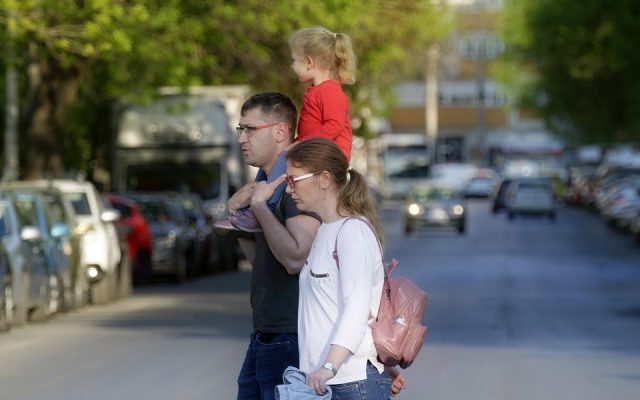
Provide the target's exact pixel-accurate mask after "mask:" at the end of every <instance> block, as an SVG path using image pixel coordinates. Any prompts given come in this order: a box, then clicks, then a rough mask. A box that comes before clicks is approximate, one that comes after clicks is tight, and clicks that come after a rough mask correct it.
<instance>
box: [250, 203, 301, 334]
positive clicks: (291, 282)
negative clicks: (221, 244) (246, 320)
mask: <svg viewBox="0 0 640 400" xmlns="http://www.w3.org/2000/svg"><path fill="white" fill-rule="evenodd" d="M276 207H278V208H279V210H278V211H277V212H275V215H276V218H278V220H279V221H280V222H281V223H282V224H283V225H284V224H285V221H286V220H287V219H289V218H292V217H295V216H297V215H298V214H300V211H299V210H298V208H297V207H296V204H295V203H294V201H293V200H292V199H291V196H290V195H289V194H288V193H283V195H282V198H281V200H280V201H279V202H278V204H277V205H276ZM255 240H256V249H255V256H254V259H253V270H252V272H251V308H252V309H253V329H254V331H256V332H270V333H284V332H289V333H297V332H298V275H297V274H295V275H289V273H288V272H287V270H286V269H285V268H284V266H283V265H282V264H280V262H279V261H278V260H277V259H276V258H275V257H274V255H273V253H271V249H270V248H269V245H268V243H267V240H266V239H265V237H264V235H263V234H262V232H260V233H256V234H255Z"/></svg>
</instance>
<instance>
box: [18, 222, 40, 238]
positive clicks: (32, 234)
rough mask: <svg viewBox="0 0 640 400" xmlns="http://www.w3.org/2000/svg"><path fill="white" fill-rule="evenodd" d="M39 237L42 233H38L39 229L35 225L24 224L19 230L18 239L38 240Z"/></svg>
mask: <svg viewBox="0 0 640 400" xmlns="http://www.w3.org/2000/svg"><path fill="white" fill-rule="evenodd" d="M41 238H42V235H41V234H40V229H38V228H36V227H35V226H31V225H30V226H25V227H24V228H22V231H21V232H20V239H22V240H24V241H25V242H29V241H33V240H39V239H41Z"/></svg>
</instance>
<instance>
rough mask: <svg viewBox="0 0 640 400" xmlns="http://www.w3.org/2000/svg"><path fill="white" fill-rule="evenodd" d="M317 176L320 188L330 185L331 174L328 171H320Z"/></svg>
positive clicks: (326, 187)
mask: <svg viewBox="0 0 640 400" xmlns="http://www.w3.org/2000/svg"><path fill="white" fill-rule="evenodd" d="M319 177H320V188H321V189H328V188H329V185H331V174H330V173H329V171H322V172H321V173H320V174H319Z"/></svg>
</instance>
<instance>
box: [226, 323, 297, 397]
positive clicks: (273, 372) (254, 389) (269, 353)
mask: <svg viewBox="0 0 640 400" xmlns="http://www.w3.org/2000/svg"><path fill="white" fill-rule="evenodd" d="M298 358H299V356H298V335H296V334H295V333H261V332H258V333H253V334H252V335H251V341H250V342H249V348H248V349H247V354H246V355H245V358H244V363H243V364H242V369H241V370H240V375H239V376H238V400H272V399H273V400H275V388H276V385H281V384H282V383H283V381H282V374H283V373H284V370H285V369H287V367H288V366H290V365H291V366H294V367H296V368H297V367H298V365H299V362H298Z"/></svg>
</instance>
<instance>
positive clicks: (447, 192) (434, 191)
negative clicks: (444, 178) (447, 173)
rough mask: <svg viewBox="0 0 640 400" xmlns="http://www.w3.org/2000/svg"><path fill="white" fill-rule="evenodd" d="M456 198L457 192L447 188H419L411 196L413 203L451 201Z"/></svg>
mask: <svg viewBox="0 0 640 400" xmlns="http://www.w3.org/2000/svg"><path fill="white" fill-rule="evenodd" d="M457 197H458V192H457V191H455V190H453V189H447V188H420V189H416V190H415V191H414V192H413V195H412V196H411V198H412V199H413V200H415V201H428V200H451V199H453V198H457Z"/></svg>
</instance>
